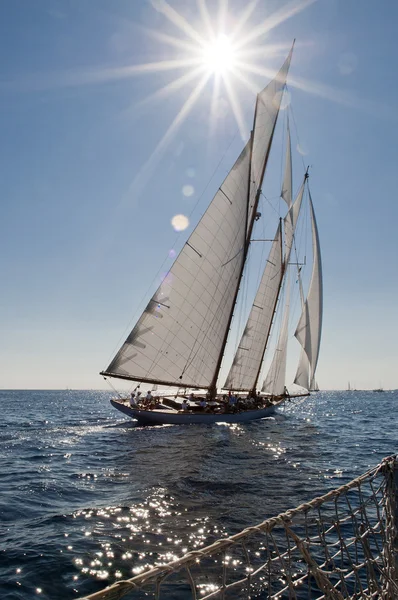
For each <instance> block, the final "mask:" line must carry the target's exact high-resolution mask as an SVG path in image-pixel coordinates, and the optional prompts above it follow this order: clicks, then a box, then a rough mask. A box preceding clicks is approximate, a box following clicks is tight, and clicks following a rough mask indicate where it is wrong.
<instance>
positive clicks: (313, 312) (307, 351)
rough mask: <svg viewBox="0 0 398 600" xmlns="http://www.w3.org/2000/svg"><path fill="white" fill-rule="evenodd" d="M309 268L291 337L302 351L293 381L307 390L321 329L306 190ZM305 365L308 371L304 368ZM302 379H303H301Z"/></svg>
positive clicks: (318, 274) (316, 256) (318, 271)
mask: <svg viewBox="0 0 398 600" xmlns="http://www.w3.org/2000/svg"><path fill="white" fill-rule="evenodd" d="M309 204H310V215H311V226H312V247H313V268H312V276H311V282H310V287H309V291H308V296H307V300H306V301H305V303H304V307H303V312H302V313H301V317H300V320H299V323H298V325H297V329H296V332H295V336H296V338H297V339H298V341H299V342H300V344H301V346H302V348H303V351H304V352H302V354H301V357H300V362H299V367H298V370H297V374H296V377H295V380H294V383H297V384H298V385H301V386H302V387H306V388H307V389H309V387H310V382H311V380H313V379H314V378H315V370H316V367H317V364H318V356H319V348H320V344H321V332H322V301H323V300H322V292H323V288H322V262H321V249H320V245H319V235H318V227H317V223H316V218H315V213H314V207H313V204H312V199H311V194H310V193H309ZM307 367H308V368H309V371H308V370H307ZM304 378H305V379H306V382H304ZM304 383H306V385H303V384H304Z"/></svg>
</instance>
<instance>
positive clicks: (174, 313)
mask: <svg viewBox="0 0 398 600" xmlns="http://www.w3.org/2000/svg"><path fill="white" fill-rule="evenodd" d="M249 169H250V142H248V143H247V144H246V146H245V148H244V150H243V151H242V153H241V155H240V156H239V158H238V160H237V161H236V163H235V165H234V166H233V168H232V169H231V171H230V172H229V174H228V176H227V177H226V179H225V180H224V182H223V184H222V186H221V187H220V189H219V190H218V192H217V193H216V195H215V197H214V198H213V200H212V202H211V204H210V206H209V207H208V209H207V210H206V212H205V214H204V215H203V217H202V219H201V220H200V222H199V223H198V225H197V227H196V229H195V230H194V231H193V233H192V234H191V236H190V237H189V239H188V241H187V242H186V244H185V246H184V248H183V249H182V251H181V253H180V254H179V256H178V258H177V259H176V261H175V262H174V264H173V266H172V267H171V269H170V271H169V273H168V274H167V276H166V277H165V279H164V280H163V282H162V283H161V285H160V286H159V288H158V290H157V291H156V292H155V294H154V295H153V297H152V299H151V300H150V301H149V303H148V305H147V307H146V308H145V310H144V312H143V314H142V316H141V317H140V319H139V321H138V323H137V324H136V326H135V327H134V329H133V330H132V332H131V333H130V335H129V336H128V338H127V340H126V341H125V343H124V344H123V346H122V348H121V349H120V351H119V352H118V353H117V355H116V356H115V358H114V359H113V361H112V362H111V364H110V365H109V367H108V369H107V370H106V371H105V372H104V374H105V375H113V376H116V377H122V378H123V377H124V378H130V379H135V380H141V381H150V382H157V383H164V384H166V385H181V386H187V387H199V388H202V387H203V388H205V387H208V386H209V385H210V383H211V381H212V378H213V376H214V373H215V369H216V364H217V360H218V358H219V355H220V352H221V348H222V343H223V340H224V337H225V333H226V329H227V327H228V321H229V317H230V313H231V310H232V304H233V301H234V297H235V293H236V290H237V286H238V283H239V275H240V273H241V270H242V265H243V260H244V246H245V238H246V222H247V201H248V194H249V190H248V186H249Z"/></svg>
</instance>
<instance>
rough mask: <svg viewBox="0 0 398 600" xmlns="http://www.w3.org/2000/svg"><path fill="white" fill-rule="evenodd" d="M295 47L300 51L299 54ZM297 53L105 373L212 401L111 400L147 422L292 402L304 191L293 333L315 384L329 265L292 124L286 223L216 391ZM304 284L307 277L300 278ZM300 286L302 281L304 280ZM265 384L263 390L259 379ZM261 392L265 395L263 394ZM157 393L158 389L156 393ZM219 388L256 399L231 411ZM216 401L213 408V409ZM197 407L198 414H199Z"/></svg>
mask: <svg viewBox="0 0 398 600" xmlns="http://www.w3.org/2000/svg"><path fill="white" fill-rule="evenodd" d="M292 50H293V48H292ZM292 50H291V51H290V53H289V56H288V57H287V59H286V61H285V63H284V64H283V66H282V68H281V70H280V71H279V73H278V74H277V75H276V77H275V79H274V80H272V81H271V82H270V83H269V84H268V86H267V87H266V88H264V89H263V90H262V92H260V93H259V94H258V96H257V101H256V107H255V113H254V122H253V130H252V132H251V136H250V139H249V141H248V142H247V144H246V145H245V147H244V148H243V150H242V152H241V154H240V156H239V157H238V159H237V160H236V162H235V164H234V166H233V167H232V169H231V170H230V172H229V173H228V175H227V177H226V178H225V180H224V182H223V183H222V184H221V187H220V188H219V189H218V191H217V193H216V195H215V196H214V198H213V200H212V202H211V203H210V205H209V207H208V208H207V210H206V212H205V213H204V215H203V216H202V218H201V220H200V221H199V223H198V225H197V226H196V228H195V230H194V231H193V232H192V234H191V235H190V237H189V239H188V240H187V242H186V243H185V245H184V247H183V249H182V250H181V252H180V254H179V255H178V257H177V258H176V260H175V262H174V264H173V265H172V267H171V269H170V271H169V274H168V275H167V276H166V278H165V279H164V281H163V282H162V283H161V285H160V286H159V288H158V290H157V291H156V292H155V294H154V295H153V296H152V298H151V299H150V300H149V302H148V304H147V306H146V308H145V310H144V312H143V314H142V316H141V317H140V318H139V320H138V322H137V324H136V325H135V327H134V328H133V330H132V331H131V333H130V334H129V336H128V337H127V339H126V341H125V343H124V344H123V345H122V347H121V348H120V350H119V351H118V353H117V354H116V356H115V358H114V359H113V360H112V362H111V363H110V365H109V366H108V368H107V369H106V370H104V371H103V372H102V373H101V374H102V375H103V376H104V377H115V378H119V379H124V380H132V381H140V382H143V383H151V384H154V386H159V385H160V386H163V387H166V388H176V389H177V393H178V390H179V393H180V395H181V396H186V395H187V393H188V391H190V392H192V391H193V390H199V392H198V394H199V395H200V396H204V397H206V398H207V401H206V400H205V401H204V402H203V401H202V404H203V405H204V404H206V403H207V404H208V405H207V406H206V409H205V410H204V409H203V410H201V409H200V408H197V407H196V406H195V407H193V406H192V402H191V407H190V409H188V410H187V409H186V408H185V407H184V410H179V409H180V408H182V407H181V406H180V404H178V402H176V400H175V399H174V401H172V400H171V398H170V397H169V398H167V395H166V397H165V394H163V395H161V396H162V397H161V398H160V404H157V405H156V406H155V407H154V406H153V405H152V406H151V407H150V406H146V407H145V408H144V407H143V406H140V407H136V406H133V407H131V406H130V405H129V402H128V401H127V400H126V399H113V400H112V401H111V402H112V404H113V406H114V407H115V408H117V409H118V410H120V411H121V412H123V413H124V414H127V415H129V416H131V417H134V418H136V419H137V420H138V421H139V422H141V423H143V424H159V423H172V424H182V423H214V422H221V421H222V422H225V421H226V422H244V421H250V420H253V419H261V418H263V417H265V416H268V415H269V414H272V412H273V411H274V408H275V406H277V405H278V404H279V403H281V402H282V401H283V399H284V398H285V396H286V356H287V342H288V323H289V302H290V300H289V297H290V292H289V286H290V284H289V276H288V274H289V271H290V269H289V268H288V267H289V260H290V255H291V252H292V248H293V244H294V239H295V237H294V236H295V231H296V226H297V221H298V218H299V215H300V209H301V206H302V203H303V198H304V194H305V192H307V193H308V201H309V215H310V220H311V229H312V246H313V266H312V276H311V281H310V284H309V290H308V294H307V297H306V299H305V300H304V296H303V302H302V313H301V317H300V319H299V322H298V326H297V329H296V332H295V337H296V338H297V340H298V341H299V343H300V344H301V347H302V350H301V357H300V362H299V367H298V370H297V374H296V377H295V383H296V384H298V385H299V386H301V387H302V388H304V390H305V393H308V392H307V390H309V389H310V388H311V387H313V389H315V387H314V386H311V383H313V384H314V385H315V371H316V367H317V363H318V356H319V348H320V339H321V328H322V266H321V254H320V246H319V236H318V229H317V223H316V219H315V213H314V208H313V204H312V200H311V194H310V193H309V189H308V170H307V172H306V173H305V175H304V178H303V183H302V185H301V187H300V190H299V192H298V194H297V196H296V198H295V200H294V202H293V201H292V200H293V197H292V157H291V144H290V131H289V125H288V123H287V148H286V161H285V164H286V166H285V173H284V179H283V185H282V191H281V197H282V198H283V199H284V200H285V202H286V204H287V207H288V211H287V214H286V216H285V217H284V218H283V219H282V218H281V219H280V220H279V223H278V225H277V228H276V233H275V236H274V239H273V242H272V245H271V249H270V252H269V256H268V260H267V263H266V266H265V269H264V272H263V275H262V278H261V280H260V284H259V286H258V289H257V293H256V296H255V298H254V302H253V305H252V308H251V311H250V314H249V317H248V319H247V323H246V327H245V328H244V330H243V333H242V336H241V339H240V342H239V344H238V347H237V350H236V353H235V357H234V359H233V362H232V365H231V368H230V370H229V373H228V375H227V378H226V381H225V383H224V384H223V385H221V386H220V387H219V388H218V387H217V384H218V379H219V375H220V369H221V364H222V361H223V358H224V354H225V347H226V344H227V340H228V336H229V333H230V328H231V322H232V318H233V314H234V310H235V307H236V302H237V298H238V292H239V288H240V284H241V280H242V276H243V273H244V269H245V267H247V263H248V260H247V259H248V252H249V247H250V243H251V240H252V233H253V228H254V224H255V222H256V220H258V219H259V217H260V216H261V215H260V214H259V213H258V205H259V201H260V196H261V194H262V189H261V188H262V182H263V178H264V174H265V171H266V167H267V162H268V157H269V154H270V150H271V146H272V141H273V137H274V132H275V127H276V122H277V118H278V113H279V109H280V104H281V98H282V94H283V91H284V88H285V84H286V77H287V73H288V70H289V66H290V61H291V56H292ZM299 279H300V273H299ZM300 286H301V280H300ZM282 289H284V306H283V311H284V312H283V324H282V328H281V331H280V335H279V339H278V342H277V346H276V349H275V355H274V358H273V361H272V363H271V367H270V369H269V373H268V375H267V376H266V377H265V379H264V376H262V369H263V360H264V355H265V351H266V349H267V347H268V342H269V338H270V334H271V328H272V324H273V321H274V318H275V313H276V310H277V307H278V304H281V306H282V302H281V295H282ZM263 379H264V382H263V384H262V385H261V381H262V380H263ZM260 388H261V390H262V393H261V394H260V393H259V392H258V391H257V390H259V389H260ZM153 389H154V388H153ZM220 390H228V391H229V396H233V397H235V394H242V393H245V394H246V395H249V397H250V399H249V400H248V402H246V404H244V403H241V404H240V408H239V410H236V406H235V407H233V409H231V410H230V408H229V400H228V398H227V400H226V402H225V401H224V402H222V401H221V398H220ZM209 405H210V406H211V409H209ZM193 408H195V410H193Z"/></svg>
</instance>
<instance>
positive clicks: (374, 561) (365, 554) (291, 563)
mask: <svg viewBox="0 0 398 600" xmlns="http://www.w3.org/2000/svg"><path fill="white" fill-rule="evenodd" d="M397 484H398V462H397V460H396V457H395V456H390V457H387V458H385V459H384V460H383V461H382V462H381V463H380V464H379V465H377V466H376V467H374V468H373V469H370V470H369V471H367V472H366V473H364V474H363V475H360V476H359V477H357V478H356V479H353V480H352V481H350V482H349V483H346V484H345V485H342V486H340V487H339V488H337V489H334V490H331V491H329V492H328V493H326V494H325V495H323V496H320V497H317V498H314V499H313V500H311V501H310V502H306V503H304V504H301V505H300V506H298V507H296V508H294V509H291V510H287V511H286V512H284V513H281V514H279V515H277V516H275V517H272V518H270V519H267V520H266V521H263V522H262V523H260V524H259V525H256V526H252V527H247V528H246V529H244V530H243V531H241V532H239V533H237V534H235V535H232V536H230V537H228V538H224V539H219V540H217V541H216V542H214V543H213V544H211V545H209V546H207V547H205V548H202V549H200V550H194V551H191V552H188V553H187V554H185V555H184V556H183V557H181V558H179V559H177V560H174V561H172V562H169V563H167V564H158V565H156V566H154V567H153V568H151V569H150V570H148V571H146V572H143V573H140V574H139V575H136V576H135V577H132V578H131V579H127V580H123V581H118V582H116V583H114V584H113V585H111V586H110V587H108V588H105V589H104V590H101V591H99V592H95V593H93V594H91V595H89V596H86V598H85V600H119V599H120V598H122V597H123V596H125V595H126V594H129V593H131V598H132V599H133V598H138V597H139V598H141V597H143V596H142V595H141V594H142V593H144V594H145V597H152V598H155V599H156V600H159V599H161V598H164V599H165V600H166V599H167V598H174V597H181V598H184V599H185V598H186V599H188V598H192V599H193V600H199V598H200V599H201V600H209V599H210V598H220V599H224V600H225V599H227V598H234V599H240V598H242V599H243V598H246V599H250V598H255V597H256V596H258V597H261V598H268V599H269V600H283V599H285V598H286V599H287V598H289V600H290V599H291V600H299V599H301V598H314V599H315V598H316V599H317V600H346V599H347V600H359V599H361V600H367V599H369V600H371V599H378V600H392V599H393V598H398V577H397V576H398V570H397V564H396V556H397V550H398V546H397V523H398V495H397V487H398V486H397ZM175 589H178V593H179V594H180V595H179V596H177V595H174V593H173V590H175ZM139 590H141V594H140V595H139V596H138V595H137V594H139Z"/></svg>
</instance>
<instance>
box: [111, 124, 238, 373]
mask: <svg viewBox="0 0 398 600" xmlns="http://www.w3.org/2000/svg"><path fill="white" fill-rule="evenodd" d="M238 133H239V128H237V129H236V131H235V133H234V135H233V137H232V139H231V141H230V143H229V144H228V146H227V148H226V150H225V152H224V154H223V155H222V157H221V158H220V160H219V162H218V163H217V165H216V167H215V169H214V171H213V173H212V174H211V176H210V179H209V180H208V182H207V183H206V185H205V187H204V188H203V190H202V192H201V193H200V194H199V196H198V199H197V200H196V202H195V204H194V206H193V207H192V210H191V212H190V213H189V214H188V217H189V218H190V217H191V216H192V214H193V213H194V211H195V210H196V208H197V206H198V204H199V202H200V200H201V199H202V198H203V196H204V194H205V192H206V191H207V188H208V187H209V185H210V183H211V182H212V180H213V178H214V176H215V174H216V172H217V171H218V169H219V167H220V165H221V163H222V162H223V160H224V158H225V156H226V154H227V153H228V151H229V149H230V148H231V146H232V144H233V143H234V141H235V139H236V137H237V135H238ZM216 193H217V192H216ZM181 235H182V232H180V233H178V235H177V236H176V237H175V240H174V242H173V244H172V247H174V246H175V245H176V244H177V241H178V240H179V239H180V238H181ZM168 260H169V256H168V255H167V256H166V257H165V259H164V261H163V262H162V264H161V266H160V267H159V270H158V272H157V273H156V275H155V277H154V278H153V279H152V281H151V283H150V284H149V286H148V289H147V291H146V292H145V294H144V295H143V296H142V299H141V301H140V304H139V305H138V308H137V310H136V311H135V312H134V314H133V316H132V317H131V319H130V321H129V322H128V324H127V326H126V328H125V329H124V331H123V333H122V334H121V336H120V337H119V341H118V342H117V344H116V346H115V348H114V350H113V351H112V353H111V354H110V356H109V358H108V361H107V363H108V364H109V362H110V361H111V360H112V358H113V357H114V356H115V353H116V351H117V350H118V348H119V346H120V344H121V342H122V340H123V339H124V338H125V336H126V333H127V332H128V331H130V329H131V324H132V323H133V322H134V321H135V320H136V316H137V314H140V313H141V312H142V311H143V308H142V307H143V303H144V301H145V299H146V298H147V297H148V295H149V293H150V291H151V289H152V288H153V286H154V284H155V282H156V281H157V280H158V278H159V276H160V274H161V273H162V271H163V269H164V266H165V265H166V263H167V262H168Z"/></svg>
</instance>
